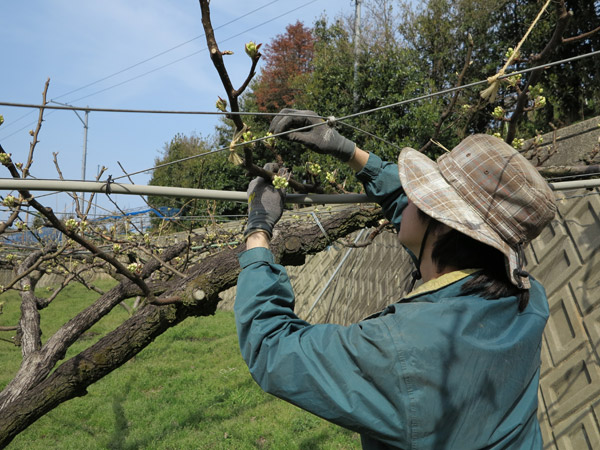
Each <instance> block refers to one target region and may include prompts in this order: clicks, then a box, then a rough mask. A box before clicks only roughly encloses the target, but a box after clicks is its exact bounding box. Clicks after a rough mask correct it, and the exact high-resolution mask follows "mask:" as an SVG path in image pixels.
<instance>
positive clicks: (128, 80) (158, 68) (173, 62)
mask: <svg viewBox="0 0 600 450" xmlns="http://www.w3.org/2000/svg"><path fill="white" fill-rule="evenodd" d="M317 1H318V0H311V1H309V2H308V3H305V4H303V5H301V6H298V7H296V8H294V9H290V10H289V11H286V12H284V13H281V14H279V15H278V16H275V17H273V18H271V19H269V20H266V21H264V22H262V23H259V24H258V25H255V26H253V27H251V28H247V29H246V30H244V31H241V32H239V33H237V34H234V35H233V36H229V37H228V38H226V39H223V40H221V41H219V44H222V43H224V42H227V41H230V40H232V39H234V38H236V37H239V36H242V35H243V34H246V33H247V32H249V31H252V30H255V29H256V28H260V27H262V26H263V25H266V24H268V23H271V22H273V21H275V20H277V19H279V18H281V17H283V16H286V15H288V14H290V13H293V12H294V11H297V10H299V9H301V8H304V7H305V6H308V5H310V4H312V3H316V2H317ZM206 50H208V48H203V49H201V50H198V51H196V52H194V53H191V54H189V55H187V56H183V57H182V58H179V59H176V60H175V61H171V62H170V63H167V64H164V65H162V66H159V67H157V68H155V69H152V70H150V71H148V72H145V73H142V74H140V75H137V76H135V77H133V78H129V79H127V80H125V81H122V82H120V83H118V84H115V85H113V86H109V87H107V88H104V89H101V90H99V91H96V92H93V93H91V94H88V95H85V96H83V97H79V98H77V99H75V100H71V102H77V101H79V100H83V99H84V98H88V97H91V96H93V95H97V94H100V93H102V92H105V91H108V90H110V89H114V88H116V87H119V86H122V85H124V84H126V83H129V82H131V81H134V80H137V79H139V78H142V77H145V76H146V75H149V74H151V73H154V72H157V71H158V70H161V69H164V68H165V67H168V66H171V65H173V64H176V63H178V62H180V61H183V60H184V59H188V58H191V57H192V56H195V55H198V54H200V53H202V52H204V51H206Z"/></svg>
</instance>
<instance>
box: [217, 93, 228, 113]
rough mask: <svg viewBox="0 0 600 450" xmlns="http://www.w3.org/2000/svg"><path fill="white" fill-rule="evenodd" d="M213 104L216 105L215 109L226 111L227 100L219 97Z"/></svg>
mask: <svg viewBox="0 0 600 450" xmlns="http://www.w3.org/2000/svg"><path fill="white" fill-rule="evenodd" d="M215 106H216V107H217V109H218V110H219V111H222V112H227V100H225V99H222V98H221V97H219V100H217V103H216V105H215Z"/></svg>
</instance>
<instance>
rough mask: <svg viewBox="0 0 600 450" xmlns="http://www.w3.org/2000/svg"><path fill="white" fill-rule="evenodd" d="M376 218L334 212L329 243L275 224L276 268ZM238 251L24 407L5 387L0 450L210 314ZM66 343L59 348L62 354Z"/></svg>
mask: <svg viewBox="0 0 600 450" xmlns="http://www.w3.org/2000/svg"><path fill="white" fill-rule="evenodd" d="M379 219H381V211H380V209H379V208H364V207H363V208H361V207H357V206H355V207H352V208H348V209H346V210H343V211H340V212H339V213H336V214H333V215H332V216H330V217H329V218H327V219H325V220H323V221H322V222H321V224H322V226H323V227H324V229H325V230H326V232H327V235H328V237H329V238H326V237H325V236H323V233H322V231H321V230H320V228H319V227H318V226H317V225H316V224H314V223H308V224H306V223H282V224H278V225H277V226H276V227H275V230H274V236H273V240H272V242H271V247H272V250H273V254H274V255H275V258H276V260H277V261H278V262H280V263H282V264H287V265H297V264H302V263H303V262H304V258H305V256H306V255H307V254H312V253H317V252H319V251H321V250H323V249H324V248H326V247H327V246H328V245H330V243H331V241H332V240H335V239H338V238H340V237H343V236H346V235H347V234H349V233H351V232H353V231H355V230H357V229H360V228H364V227H365V226H372V225H375V224H376V223H377V221H378V220H379ZM181 244H183V245H184V246H185V243H180V244H178V245H181ZM243 250H245V246H239V247H237V248H234V249H224V250H223V251H221V252H219V253H215V254H213V255H210V256H207V257H206V258H204V259H203V260H201V261H200V262H199V263H198V264H197V265H196V266H194V267H193V268H192V269H191V270H190V272H189V274H188V276H187V278H186V279H185V280H175V281H174V282H173V283H172V284H171V285H170V288H169V289H168V290H167V291H165V292H164V294H162V295H161V296H160V297H159V298H158V299H157V300H158V301H164V302H170V301H176V303H172V304H168V305H162V306H157V305H154V304H151V303H146V304H145V305H144V306H142V307H141V308H139V309H138V310H136V312H135V313H134V314H133V316H132V317H131V318H129V319H128V320H126V321H125V322H123V324H121V325H120V326H119V327H118V328H116V329H115V330H113V331H112V332H110V333H109V334H107V335H106V336H104V337H103V338H102V339H100V340H99V341H98V342H97V343H96V344H94V345H92V346H91V347H89V348H88V349H86V350H84V351H83V352H81V353H80V354H78V355H77V356H75V357H73V358H71V359H69V360H68V361H65V362H64V363H62V364H61V365H60V366H59V367H57V368H56V370H55V371H53V372H52V373H51V374H50V375H49V376H48V374H49V371H45V373H44V375H43V376H42V377H41V378H40V377H37V382H35V383H33V384H30V385H29V386H28V388H27V389H25V390H22V391H21V392H23V394H22V395H26V396H27V402H20V401H16V398H17V397H18V396H9V395H7V394H6V393H5V391H6V390H7V389H9V386H10V385H9V386H7V389H5V391H3V392H2V393H0V448H2V447H4V446H5V445H7V444H8V443H9V442H10V441H11V440H12V439H13V438H14V437H15V436H16V435H17V434H18V433H19V432H20V431H21V430H23V429H25V428H26V427H27V426H28V425H29V424H31V423H33V422H34V421H35V420H37V419H38V418H39V417H41V416H42V415H44V414H45V413H47V412H48V411H50V410H51V409H53V408H55V407H56V406H58V405H59V404H61V403H63V402H64V401H66V400H69V399H71V398H73V397H76V396H81V395H85V393H86V388H87V386H89V385H90V384H92V383H94V382H95V381H97V380H99V379H100V378H102V377H103V376H105V375H106V374H108V373H110V372H111V371H113V370H114V369H116V368H117V367H119V366H121V365H122V364H124V363H125V362H126V361H128V360H129V359H130V358H131V357H133V356H135V355H136V354H137V353H138V352H140V351H141V350H142V349H144V348H145V347H146V346H147V345H149V344H150V343H151V342H152V341H153V340H154V339H155V338H156V337H157V336H159V335H160V334H162V333H163V332H164V331H166V330H167V329H169V328H170V327H172V326H174V325H176V324H178V323H180V322H181V321H182V320H184V319H185V318H186V317H189V316H205V315H211V314H213V313H214V311H215V309H216V306H217V304H218V302H219V296H218V294H219V292H221V291H223V290H225V289H227V288H229V287H231V286H233V285H235V283H236V281H237V276H238V274H239V272H240V267H239V263H238V261H237V255H238V254H239V253H240V252H241V251H243ZM165 259H167V258H166V256H165ZM150 264H155V262H154V261H150V262H149V263H148V264H147V265H150ZM156 265H157V266H158V263H156ZM144 270H146V268H145V269H144ZM148 270H149V269H148ZM119 286H120V289H121V291H120V293H119V295H118V296H119V297H121V296H124V295H130V294H131V290H130V291H128V292H125V291H126V286H130V287H132V288H133V287H134V285H133V284H132V283H129V282H128V283H122V284H121V285H119ZM118 288H119V287H118ZM107 294H108V293H107ZM106 301H108V299H106ZM115 301H116V298H115V297H113V298H112V302H113V303H114V302H115ZM84 318H85V317H84ZM73 322H74V320H71V321H70V322H69V323H68V324H66V325H65V326H64V327H63V329H64V331H63V330H62V329H61V330H59V332H58V333H57V334H55V335H54V336H52V337H51V338H50V339H49V341H48V342H47V343H46V344H45V345H44V347H43V349H42V352H48V351H49V350H48V349H49V348H50V347H52V348H54V349H55V351H56V349H57V348H58V345H59V344H62V343H63V341H62V340H63V339H64V338H65V334H67V335H68V330H69V329H70V328H72V327H74V326H75V325H76V324H74V323H73ZM79 329H81V325H79ZM61 334H62V335H61ZM70 340H71V339H69V341H70ZM67 344H68V343H65V347H64V348H65V351H66V348H68V345H67ZM42 352H40V353H42ZM58 356H60V355H58V354H57V355H56V356H54V357H53V358H52V360H55V358H56V357H58ZM46 358H48V356H46ZM57 361H58V360H55V362H57ZM46 364H47V363H46ZM27 368H28V369H32V364H28V365H27ZM46 376H47V378H46Z"/></svg>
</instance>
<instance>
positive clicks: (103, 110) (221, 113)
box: [0, 50, 600, 203]
mask: <svg viewBox="0 0 600 450" xmlns="http://www.w3.org/2000/svg"><path fill="white" fill-rule="evenodd" d="M599 54H600V50H597V51H593V52H589V53H585V54H583V55H578V56H574V57H571V58H565V59H562V60H559V61H554V62H550V63H547V64H541V65H539V66H535V67H530V68H527V69H523V70H519V71H515V72H511V73H510V74H505V75H503V76H500V77H499V78H498V79H504V78H510V77H512V76H515V75H520V74H525V73H529V72H532V71H534V70H538V69H547V68H549V67H553V66H556V65H559V64H565V63H569V62H572V61H576V60H579V59H583V58H587V57H591V56H596V55H599ZM486 83H488V81H487V79H486V80H481V81H476V82H473V83H470V84H465V85H462V86H456V87H453V88H449V89H444V90H441V91H437V92H432V93H430V94H425V95H422V96H419V97H413V98H410V99H406V100H402V101H400V102H396V103H392V104H389V105H384V106H381V107H378V108H373V109H369V110H365V111H361V112H358V113H354V114H350V115H347V116H343V117H340V118H335V121H339V122H340V123H343V122H342V121H344V120H348V119H351V118H354V117H358V116H361V115H364V114H370V113H373V112H377V111H381V110H384V109H388V108H393V107H396V106H400V105H404V104H407V103H411V102H417V101H421V100H426V99H429V98H433V97H438V96H442V95H445V94H449V93H452V92H455V91H458V90H464V89H468V88H471V87H475V86H479V85H483V84H486ZM0 105H4V106H16V107H28V108H44V109H66V110H79V111H98V112H113V113H116V112H121V113H147V114H207V115H255V116H256V115H269V116H274V115H276V114H277V113H260V112H214V111H168V110H139V109H138V110H136V109H116V108H91V107H87V106H86V107H78V106H54V105H33V104H23V103H9V102H0ZM289 115H290V116H295V115H301V116H302V117H307V116H306V115H305V114H294V113H289ZM309 117H319V118H322V119H324V118H323V117H322V116H309ZM327 123H328V122H326V121H323V122H320V123H316V124H311V125H308V126H305V127H301V128H296V129H293V130H287V131H284V132H282V133H277V134H274V135H272V136H263V137H260V138H257V139H253V140H251V141H248V142H243V143H240V144H236V145H235V146H233V147H236V148H237V147H243V146H244V145H249V144H253V143H256V142H260V141H263V140H265V139H270V138H273V137H280V136H284V135H286V134H290V133H293V132H297V131H304V130H308V129H311V128H313V127H316V126H323V125H326V124H327ZM343 124H344V125H347V126H349V127H351V128H354V129H357V130H359V131H361V132H365V131H364V130H360V129H358V128H356V127H353V126H352V125H349V124H345V123H343ZM367 134H368V135H370V136H373V137H375V136H374V135H372V134H371V133H367ZM378 139H380V140H382V141H384V142H386V143H388V144H390V145H393V146H394V147H396V148H398V146H397V145H394V144H392V143H390V142H388V141H386V140H384V139H383V138H378ZM225 150H230V147H223V148H220V149H216V150H213V151H210V152H205V153H200V154H197V155H192V156H188V157H186V158H182V159H178V160H175V161H170V162H168V163H164V164H159V165H157V166H154V167H151V168H148V169H143V170H139V171H136V172H131V173H127V174H125V175H122V176H119V177H116V178H114V179H113V180H119V179H122V178H126V177H130V176H133V175H138V174H140V173H144V172H149V171H152V170H156V169H159V168H161V167H166V166H170V165H173V164H177V163H180V162H184V161H188V160H191V159H194V158H199V157H203V156H207V155H212V154H215V153H218V152H222V151H225ZM11 180H12V181H13V182H15V181H17V180H15V179H11ZM32 181H34V180H32ZM582 181H583V182H585V181H587V180H582ZM580 182H581V181H573V182H569V183H575V184H577V183H580ZM100 184H101V185H103V186H106V184H105V183H100ZM562 184H563V183H550V185H551V186H555V187H554V188H553V189H558V188H557V187H556V186H557V185H562ZM112 186H113V184H111V188H112ZM122 186H126V185H122ZM127 186H129V187H131V186H134V185H127ZM595 186H596V185H595V184H594V185H593V187H595ZM154 187H156V188H158V187H159V186H154ZM586 187H587V186H586ZM9 189H15V187H14V186H12V187H9ZM55 189H56V188H55ZM55 189H47V190H55ZM173 189H182V188H173ZM563 189H576V188H575V187H568V188H563ZM38 190H42V189H38ZM65 190H68V189H65ZM74 191H83V189H76V190H74ZM197 191H206V190H203V189H198V190H197ZM87 192H104V191H102V190H98V191H96V190H94V191H87ZM217 192H218V191H217ZM121 193H125V194H127V193H129V192H121ZM237 194H240V193H237ZM243 194H244V195H245V193H243ZM138 195H139V194H138ZM154 195H167V194H154ZM173 195H180V194H173ZM197 195H198V194H196V195H191V197H192V198H208V197H204V196H203V195H205V194H202V196H201V197H198V196H197ZM292 195H299V196H303V194H290V196H292ZM348 195H354V194H348ZM335 196H336V197H339V196H340V195H337V194H336V195H335ZM304 197H306V198H308V196H304ZM312 197H315V196H314V195H313V196H311V198H312ZM290 198H292V197H290ZM229 200H234V199H229ZM234 201H237V196H236V199H235V200H234ZM240 201H245V198H244V199H243V200H240ZM298 203H313V201H298ZM316 203H330V202H316ZM331 203H340V202H339V201H333V202H331ZM342 203H344V202H342ZM347 203H353V202H347ZM359 203H362V201H361V202H359Z"/></svg>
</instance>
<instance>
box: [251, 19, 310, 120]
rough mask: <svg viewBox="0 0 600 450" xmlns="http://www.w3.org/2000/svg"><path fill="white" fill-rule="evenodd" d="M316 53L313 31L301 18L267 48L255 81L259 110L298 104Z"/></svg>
mask: <svg viewBox="0 0 600 450" xmlns="http://www.w3.org/2000/svg"><path fill="white" fill-rule="evenodd" d="M313 52H314V37H313V35H312V31H311V30H310V29H309V28H307V27H306V26H304V24H303V23H302V22H300V21H297V22H296V23H295V24H291V25H288V26H287V27H286V29H285V33H283V34H279V35H277V36H276V37H275V38H274V39H273V40H272V41H271V42H270V43H269V44H268V45H266V46H265V47H264V49H263V66H262V70H261V72H260V75H259V76H258V77H257V79H256V81H255V82H254V83H253V91H254V101H255V104H256V108H257V109H258V111H261V112H278V111H279V110H281V109H283V108H287V107H290V106H292V105H293V104H294V100H295V98H296V96H297V95H298V94H299V93H300V92H301V90H302V86H303V84H304V77H305V76H306V75H307V74H309V73H310V72H312V59H313Z"/></svg>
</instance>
